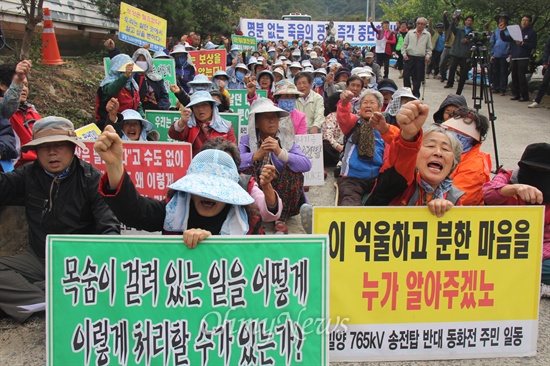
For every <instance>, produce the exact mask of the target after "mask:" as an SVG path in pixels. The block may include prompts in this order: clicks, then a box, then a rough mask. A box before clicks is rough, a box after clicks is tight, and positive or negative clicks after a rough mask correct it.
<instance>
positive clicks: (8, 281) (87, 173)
mask: <svg viewBox="0 0 550 366" xmlns="http://www.w3.org/2000/svg"><path fill="white" fill-rule="evenodd" d="M76 146H79V147H81V148H84V147H85V146H84V144H83V143H82V142H80V141H79V140H78V138H77V137H76V134H75V132H74V128H73V124H72V122H71V121H69V120H67V119H65V118H61V117H46V118H42V119H40V120H38V121H36V123H35V124H34V126H33V140H32V141H31V142H29V143H27V144H25V145H23V146H22V147H21V150H22V151H24V152H25V151H28V150H36V154H37V157H38V158H37V160H36V161H35V162H34V163H32V164H29V165H26V166H24V167H22V168H21V169H17V170H14V171H13V172H10V173H0V206H25V214H26V217H27V221H28V224H29V244H30V249H31V251H30V253H25V254H17V255H14V256H8V257H0V278H1V281H0V310H2V311H4V312H5V313H6V314H8V315H10V316H11V317H13V318H14V319H15V320H16V321H18V322H24V321H25V320H26V319H27V318H28V317H29V316H30V315H31V314H30V313H24V312H21V309H20V308H19V306H21V305H32V304H40V303H43V302H44V287H45V283H44V281H45V267H44V258H45V245H46V236H47V235H49V234H119V233H120V225H119V222H118V220H117V218H116V217H115V215H114V214H113V212H112V211H111V209H110V208H109V207H108V206H107V205H106V204H105V202H104V201H103V198H102V197H101V196H100V194H99V191H98V185H99V178H100V176H101V173H100V172H99V171H98V170H97V169H96V168H94V167H93V166H92V165H90V164H88V163H86V162H84V161H82V160H80V159H79V158H78V157H76V156H75V154H74V151H75V147H76Z"/></svg>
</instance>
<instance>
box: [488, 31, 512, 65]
mask: <svg viewBox="0 0 550 366" xmlns="http://www.w3.org/2000/svg"><path fill="white" fill-rule="evenodd" d="M500 32H501V30H500V28H497V29H496V30H495V31H494V33H493V34H491V39H490V41H489V42H490V44H491V56H493V57H496V58H506V57H508V55H510V43H509V42H506V41H503V40H502V39H501V38H500ZM504 32H507V31H506V30H505V31H504Z"/></svg>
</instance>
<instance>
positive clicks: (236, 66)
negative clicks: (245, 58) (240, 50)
mask: <svg viewBox="0 0 550 366" xmlns="http://www.w3.org/2000/svg"><path fill="white" fill-rule="evenodd" d="M236 69H243V70H246V72H248V71H249V70H248V67H246V65H245V64H243V63H242V62H239V63H238V64H237V65H235V70H236Z"/></svg>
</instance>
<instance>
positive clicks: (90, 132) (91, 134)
mask: <svg viewBox="0 0 550 366" xmlns="http://www.w3.org/2000/svg"><path fill="white" fill-rule="evenodd" d="M74 132H75V133H76V136H77V137H78V138H79V139H81V140H92V141H95V140H97V138H98V137H99V135H101V130H100V129H99V127H97V125H96V124H95V123H90V124H87V125H86V126H82V127H80V128H78V129H76V130H75V131H74Z"/></svg>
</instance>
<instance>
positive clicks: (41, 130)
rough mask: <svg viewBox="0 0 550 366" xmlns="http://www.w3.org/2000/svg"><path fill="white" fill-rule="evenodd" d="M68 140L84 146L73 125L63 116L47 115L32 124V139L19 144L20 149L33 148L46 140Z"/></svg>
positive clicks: (24, 150)
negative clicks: (21, 144)
mask: <svg viewBox="0 0 550 366" xmlns="http://www.w3.org/2000/svg"><path fill="white" fill-rule="evenodd" d="M59 141H69V142H72V143H73V144H75V145H77V146H78V147H80V148H82V149H85V148H86V146H85V145H84V143H82V141H80V140H79V139H78V137H77V136H76V133H75V132H74V125H73V123H72V122H71V121H69V120H68V119H66V118H63V117H56V116H49V117H45V118H41V119H39V120H38V121H36V122H35V123H34V125H33V126H32V140H31V141H30V142H28V143H26V144H25V145H23V146H21V151H23V152H27V151H29V150H34V149H36V147H37V146H38V145H40V144H45V143H47V142H59Z"/></svg>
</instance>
